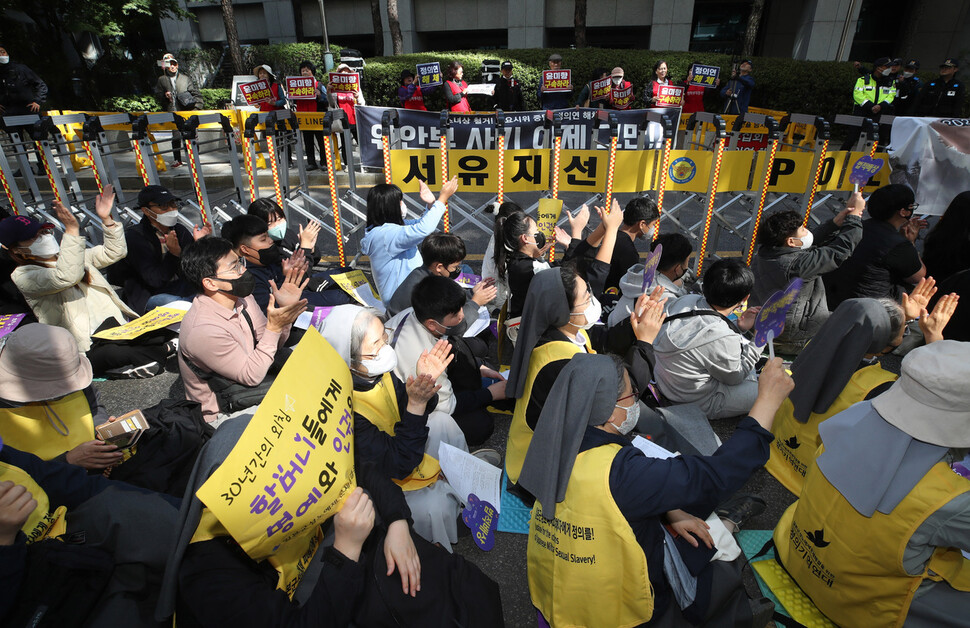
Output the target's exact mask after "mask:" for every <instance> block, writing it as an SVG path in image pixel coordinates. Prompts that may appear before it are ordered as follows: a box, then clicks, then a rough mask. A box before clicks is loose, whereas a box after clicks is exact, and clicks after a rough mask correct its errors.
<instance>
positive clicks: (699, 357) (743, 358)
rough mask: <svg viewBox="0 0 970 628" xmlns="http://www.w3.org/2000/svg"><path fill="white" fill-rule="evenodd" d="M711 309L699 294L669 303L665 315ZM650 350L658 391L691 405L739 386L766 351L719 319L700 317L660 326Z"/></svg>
mask: <svg viewBox="0 0 970 628" xmlns="http://www.w3.org/2000/svg"><path fill="white" fill-rule="evenodd" d="M713 309H714V308H712V307H711V306H710V305H709V304H708V302H707V301H706V300H705V299H704V297H703V296H702V295H699V294H688V295H685V296H682V297H680V298H679V299H677V300H676V301H674V302H673V303H672V304H670V305H669V307H668V308H667V314H668V316H672V315H674V314H680V313H682V312H689V311H691V310H713ZM653 349H654V353H655V355H656V356H657V366H656V368H655V369H654V376H655V377H656V378H657V383H658V384H659V385H660V390H661V391H662V392H663V394H664V395H665V396H666V397H667V398H668V399H670V400H671V401H675V402H678V403H689V402H697V401H701V400H703V399H705V398H707V397H708V396H710V395H712V394H714V392H716V391H717V389H718V388H719V387H720V386H725V385H726V386H735V385H738V384H740V383H742V382H743V381H744V380H745V378H746V377H747V376H748V374H749V373H750V372H751V370H752V369H753V368H754V365H755V364H756V363H757V362H758V358H759V357H760V356H761V352H762V350H763V349H764V347H756V346H755V345H754V343H753V342H751V341H749V340H748V339H747V338H745V337H744V336H742V335H741V334H739V333H738V332H736V331H735V330H734V329H732V328H731V326H730V325H728V323H727V322H726V321H724V319H722V318H721V317H720V316H717V315H714V314H701V315H698V316H691V317H687V318H681V319H676V320H671V321H668V322H666V323H664V326H663V327H661V328H660V334H659V335H657V339H656V340H655V341H654V343H653Z"/></svg>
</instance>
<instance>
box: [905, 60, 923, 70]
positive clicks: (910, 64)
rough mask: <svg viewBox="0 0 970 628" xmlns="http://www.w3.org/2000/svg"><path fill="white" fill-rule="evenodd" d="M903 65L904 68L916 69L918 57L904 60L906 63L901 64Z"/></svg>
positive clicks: (917, 67)
mask: <svg viewBox="0 0 970 628" xmlns="http://www.w3.org/2000/svg"><path fill="white" fill-rule="evenodd" d="M903 67H906V68H914V69H916V70H918V69H919V59H910V60H908V61H907V62H906V65H905V66H903Z"/></svg>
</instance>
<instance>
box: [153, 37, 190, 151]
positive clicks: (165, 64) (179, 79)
mask: <svg viewBox="0 0 970 628" xmlns="http://www.w3.org/2000/svg"><path fill="white" fill-rule="evenodd" d="M155 96H156V97H158V99H159V100H161V101H162V104H163V106H164V107H165V111H170V112H172V113H175V112H177V111H193V110H195V109H201V108H202V107H201V106H202V92H201V91H199V88H198V86H197V85H196V84H195V81H194V80H193V79H192V77H191V76H189V75H188V74H183V73H182V72H179V62H178V59H176V58H175V55H173V54H171V53H166V54H165V56H163V57H162V75H161V76H160V77H158V80H157V81H156V82H155ZM171 165H172V167H173V168H179V167H181V166H182V165H183V164H182V133H181V132H180V131H179V130H178V129H176V130H174V131H172V164H171Z"/></svg>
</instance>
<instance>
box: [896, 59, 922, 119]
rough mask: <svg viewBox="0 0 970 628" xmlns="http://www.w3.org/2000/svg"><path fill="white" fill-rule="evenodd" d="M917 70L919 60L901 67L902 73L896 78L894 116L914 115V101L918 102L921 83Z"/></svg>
mask: <svg viewBox="0 0 970 628" xmlns="http://www.w3.org/2000/svg"><path fill="white" fill-rule="evenodd" d="M917 70H919V60H917V59H910V60H909V61H907V62H906V65H905V66H903V73H902V74H900V75H899V76H898V77H896V100H895V105H896V115H897V116H913V115H916V101H917V100H919V95H920V90H921V89H922V87H923V82H922V81H921V80H920V78H919V77H918V76H916V71H917Z"/></svg>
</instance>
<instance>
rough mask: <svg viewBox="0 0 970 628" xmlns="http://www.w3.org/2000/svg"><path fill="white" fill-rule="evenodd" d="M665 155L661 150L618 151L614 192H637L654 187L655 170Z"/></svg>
mask: <svg viewBox="0 0 970 628" xmlns="http://www.w3.org/2000/svg"><path fill="white" fill-rule="evenodd" d="M661 157H663V153H662V152H661V151H655V150H648V151H634V150H618V151H616V166H615V168H616V169H615V171H614V172H613V192H614V193H628V192H632V193H637V192H642V191H643V190H652V189H653V179H654V171H655V170H656V168H657V161H658V160H659V159H660V158H661Z"/></svg>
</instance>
